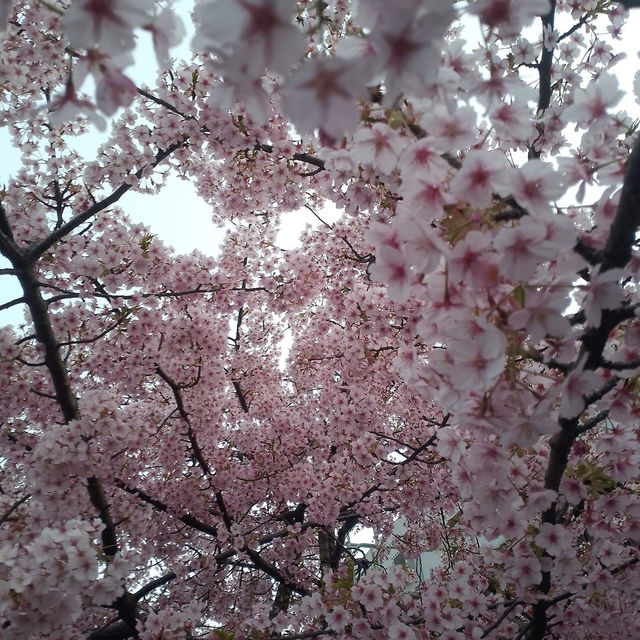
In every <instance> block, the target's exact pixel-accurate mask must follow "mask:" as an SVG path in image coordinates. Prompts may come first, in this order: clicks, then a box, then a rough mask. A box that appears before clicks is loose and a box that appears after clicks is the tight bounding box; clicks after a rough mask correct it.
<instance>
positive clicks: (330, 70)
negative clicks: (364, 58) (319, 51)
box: [282, 57, 367, 139]
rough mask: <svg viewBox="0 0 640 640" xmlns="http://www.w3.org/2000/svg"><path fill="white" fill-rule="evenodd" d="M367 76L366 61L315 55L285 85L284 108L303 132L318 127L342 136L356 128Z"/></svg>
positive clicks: (331, 134)
mask: <svg viewBox="0 0 640 640" xmlns="http://www.w3.org/2000/svg"><path fill="white" fill-rule="evenodd" d="M366 77H367V75H366V63H364V64H362V65H360V66H359V65H358V64H349V63H348V62H347V61H346V60H341V59H339V58H328V57H325V58H314V59H312V60H309V61H308V62H305V63H304V64H303V65H301V67H300V68H299V69H298V70H297V71H296V72H295V73H293V74H292V75H291V76H290V77H289V79H288V80H287V82H285V84H284V85H283V87H282V91H283V96H284V107H285V109H286V110H287V112H288V113H289V114H290V115H291V117H292V118H293V119H294V120H295V122H296V124H297V126H298V127H300V128H301V129H302V130H303V131H308V132H311V131H314V130H315V129H319V130H320V131H322V132H324V133H325V134H327V135H328V136H329V137H331V138H333V139H336V138H339V137H340V136H342V135H344V134H345V133H347V132H348V131H351V130H353V129H354V128H355V125H356V123H357V121H358V104H357V98H358V97H360V96H361V95H363V93H364V82H365V81H366Z"/></svg>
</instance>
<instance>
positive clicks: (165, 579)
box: [131, 571, 176, 602]
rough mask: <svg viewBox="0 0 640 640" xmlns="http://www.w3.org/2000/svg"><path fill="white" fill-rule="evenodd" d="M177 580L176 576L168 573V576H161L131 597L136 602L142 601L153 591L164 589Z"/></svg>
mask: <svg viewBox="0 0 640 640" xmlns="http://www.w3.org/2000/svg"><path fill="white" fill-rule="evenodd" d="M175 579H176V574H175V573H173V571H172V572H171V573H167V574H166V575H164V576H160V577H159V578H156V579H155V580H152V581H151V582H149V583H147V584H145V585H144V587H142V588H141V589H138V590H137V591H136V592H135V593H133V594H131V595H132V597H133V599H134V600H135V601H136V602H139V601H140V600H142V598H145V597H146V596H148V595H149V594H150V593H151V592H152V591H155V590H156V589H158V588H159V587H162V586H164V585H165V584H167V583H169V582H171V581H172V580H175Z"/></svg>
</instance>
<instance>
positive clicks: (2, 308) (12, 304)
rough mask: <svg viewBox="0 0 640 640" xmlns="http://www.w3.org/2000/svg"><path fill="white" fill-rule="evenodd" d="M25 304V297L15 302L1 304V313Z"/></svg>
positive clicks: (16, 299)
mask: <svg viewBox="0 0 640 640" xmlns="http://www.w3.org/2000/svg"><path fill="white" fill-rule="evenodd" d="M24 303H25V299H24V296H20V297H19V298H15V299H14V300H10V301H9V302H5V303H4V304H0V311H4V310H5V309H11V307H15V306H16V305H18V304H24Z"/></svg>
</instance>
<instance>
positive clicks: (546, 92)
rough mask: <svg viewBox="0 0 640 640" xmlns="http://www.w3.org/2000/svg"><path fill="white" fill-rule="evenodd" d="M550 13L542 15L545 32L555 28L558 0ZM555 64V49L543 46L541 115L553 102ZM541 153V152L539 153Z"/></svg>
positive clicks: (540, 88)
mask: <svg viewBox="0 0 640 640" xmlns="http://www.w3.org/2000/svg"><path fill="white" fill-rule="evenodd" d="M550 4H551V9H550V10H549V13H547V14H546V15H545V16H542V29H543V34H544V30H545V29H553V26H554V22H555V15H556V0H551V3H550ZM552 64H553V49H545V48H544V47H543V48H542V56H541V57H540V62H539V64H538V78H539V83H540V86H539V89H538V115H539V116H540V115H541V114H542V113H543V112H544V111H546V109H547V108H548V107H549V105H550V104H551V93H552V88H551V65H552ZM538 155H539V154H538Z"/></svg>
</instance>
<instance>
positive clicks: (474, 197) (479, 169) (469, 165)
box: [451, 149, 510, 208]
mask: <svg viewBox="0 0 640 640" xmlns="http://www.w3.org/2000/svg"><path fill="white" fill-rule="evenodd" d="M509 177H510V167H509V166H508V165H507V163H506V161H505V159H504V157H503V156H501V155H496V154H493V153H490V152H488V151H481V150H476V149H473V150H471V151H469V153H468V154H467V155H466V157H465V159H464V162H463V165H462V169H460V171H458V173H456V175H455V176H454V178H453V180H452V181H451V192H452V193H453V195H455V196H457V197H458V198H459V199H460V200H462V201H465V202H468V203H469V204H470V205H471V206H473V207H478V208H482V207H487V206H489V204H490V203H491V199H492V196H493V193H494V192H498V193H500V192H502V193H507V192H508V188H509Z"/></svg>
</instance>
